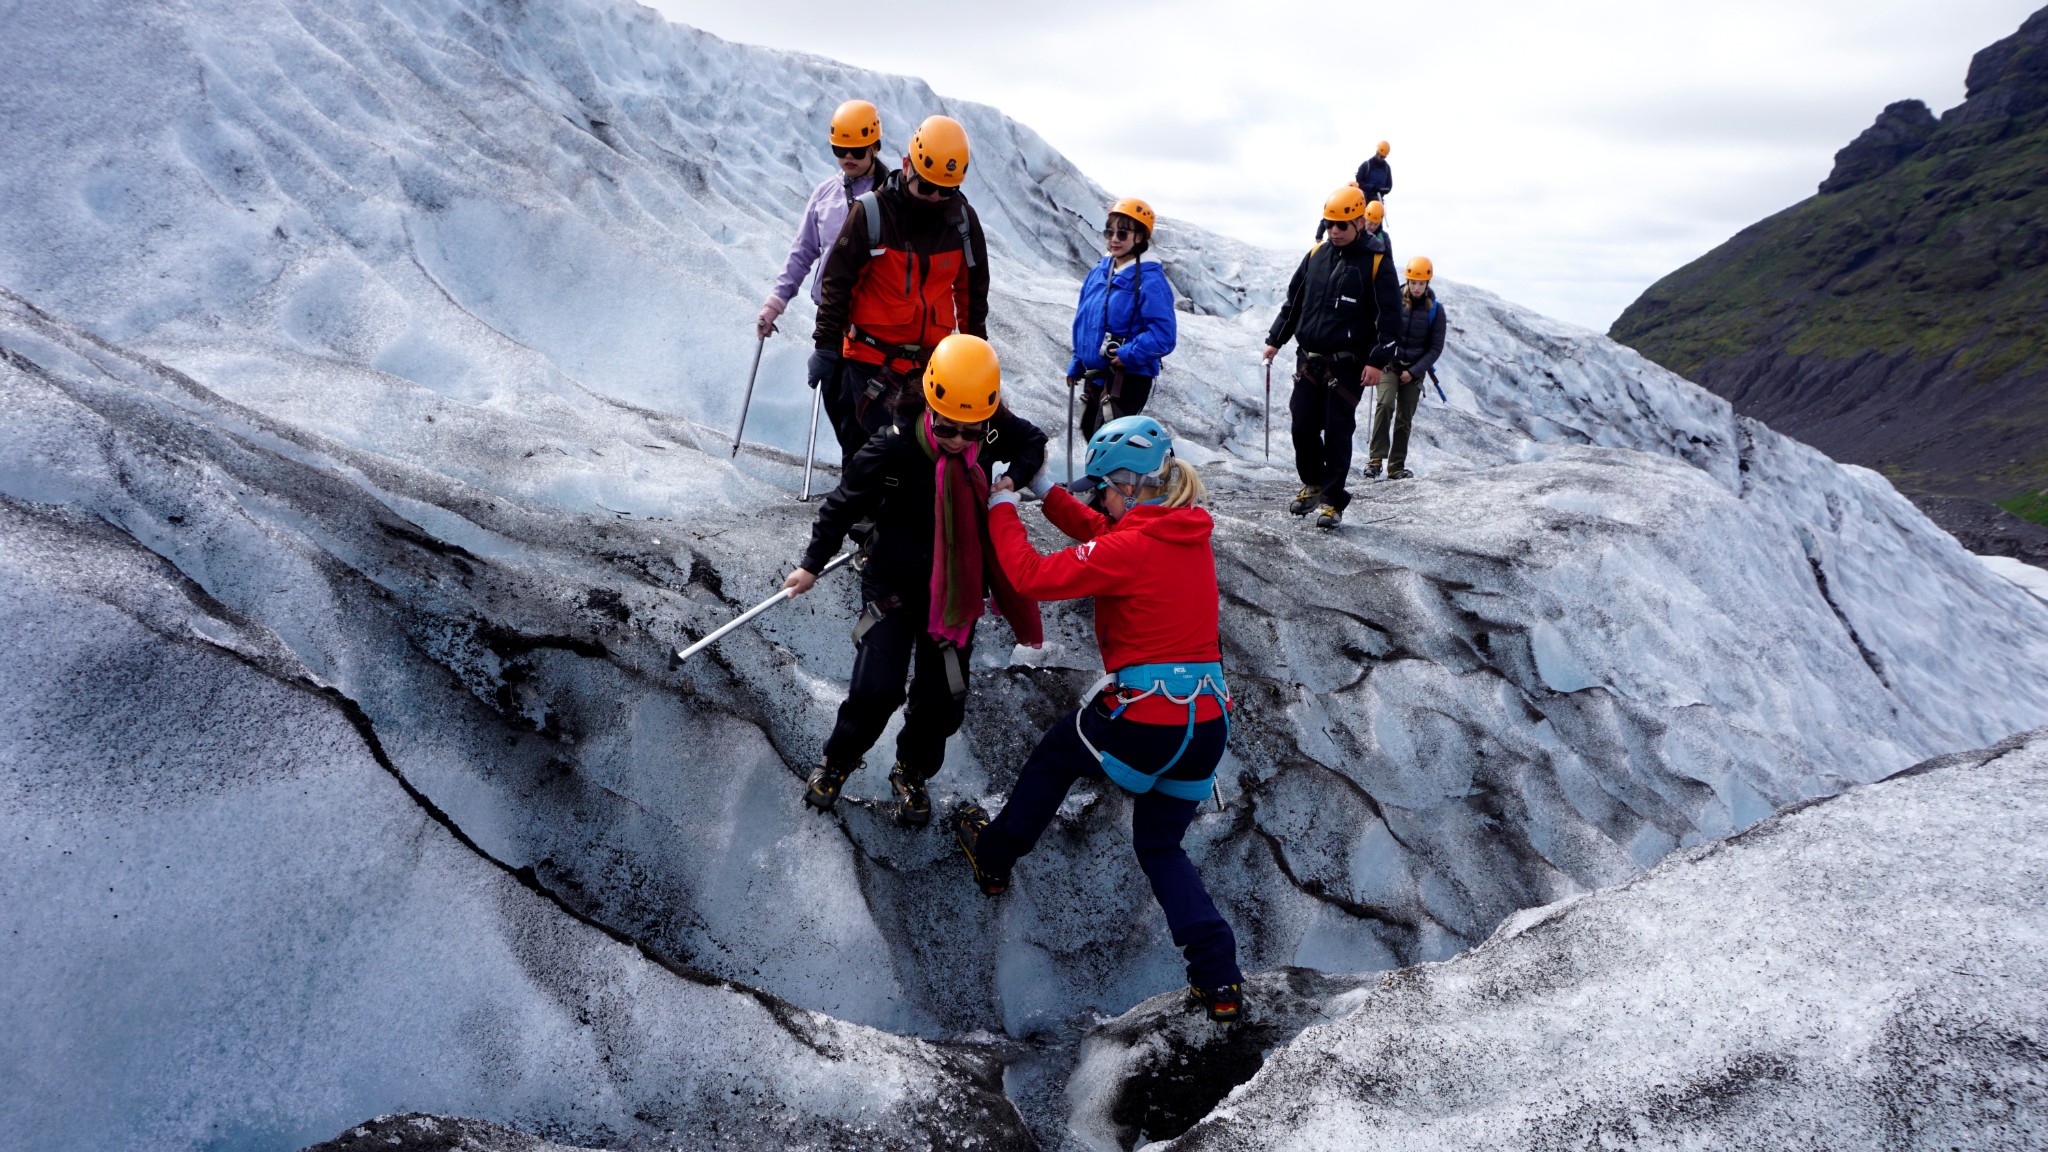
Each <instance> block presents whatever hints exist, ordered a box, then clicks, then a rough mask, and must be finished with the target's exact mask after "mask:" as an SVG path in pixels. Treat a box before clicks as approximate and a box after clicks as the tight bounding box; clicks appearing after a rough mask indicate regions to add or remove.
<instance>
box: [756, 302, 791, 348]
mask: <svg viewBox="0 0 2048 1152" xmlns="http://www.w3.org/2000/svg"><path fill="white" fill-rule="evenodd" d="M787 307H789V301H787V300H784V299H783V298H782V297H780V296H770V297H768V302H767V303H766V304H763V305H761V314H760V315H759V316H756V317H755V318H754V335H756V336H759V337H762V338H763V339H766V338H767V336H768V334H769V333H770V332H773V331H775V321H776V320H778V319H780V318H781V316H782V310H783V309H784V308H787Z"/></svg>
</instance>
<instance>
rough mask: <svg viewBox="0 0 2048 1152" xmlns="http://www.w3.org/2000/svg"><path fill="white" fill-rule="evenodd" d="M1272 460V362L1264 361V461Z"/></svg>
mask: <svg viewBox="0 0 2048 1152" xmlns="http://www.w3.org/2000/svg"><path fill="white" fill-rule="evenodd" d="M1272 458H1273V362H1272V361H1271V360H1268V361H1266V459H1268V460H1271V459H1272Z"/></svg>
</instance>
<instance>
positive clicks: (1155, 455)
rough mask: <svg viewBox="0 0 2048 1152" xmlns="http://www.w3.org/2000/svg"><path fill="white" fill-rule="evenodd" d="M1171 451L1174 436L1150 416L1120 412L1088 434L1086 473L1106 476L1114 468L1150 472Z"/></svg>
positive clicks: (1099, 477)
mask: <svg viewBox="0 0 2048 1152" xmlns="http://www.w3.org/2000/svg"><path fill="white" fill-rule="evenodd" d="M1171 455H1173V437H1171V436H1168V435H1167V434H1166V429H1164V428H1162V427H1160V426H1159V421H1157V420H1154V419H1153V418H1151V417H1150V416H1119V417H1117V418H1116V419H1114V420H1111V421H1110V422H1109V423H1107V424H1104V425H1103V426H1102V427H1100V428H1097V429H1096V430H1095V435H1093V436H1090V437H1089V438H1088V467H1087V469H1086V471H1087V473H1088V475H1090V476H1093V477H1095V478H1097V479H1099V480H1107V479H1109V478H1110V475H1111V474H1112V473H1115V472H1121V471H1128V472H1132V473H1135V474H1136V475H1138V476H1141V477H1142V476H1152V475H1155V474H1157V473H1158V471H1159V470H1160V469H1161V468H1162V467H1164V466H1165V465H1166V458H1167V457H1169V456H1171Z"/></svg>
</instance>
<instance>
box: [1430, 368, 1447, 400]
mask: <svg viewBox="0 0 2048 1152" xmlns="http://www.w3.org/2000/svg"><path fill="white" fill-rule="evenodd" d="M1429 382H1430V383H1431V384H1434V385H1436V398H1437V399H1439V400H1441V401H1443V402H1444V403H1446V404H1449V403H1450V402H1451V398H1450V397H1449V396H1446V395H1444V386H1443V382H1442V381H1441V380H1438V379H1437V378H1436V369H1434V368H1431V369H1430V370H1429Z"/></svg>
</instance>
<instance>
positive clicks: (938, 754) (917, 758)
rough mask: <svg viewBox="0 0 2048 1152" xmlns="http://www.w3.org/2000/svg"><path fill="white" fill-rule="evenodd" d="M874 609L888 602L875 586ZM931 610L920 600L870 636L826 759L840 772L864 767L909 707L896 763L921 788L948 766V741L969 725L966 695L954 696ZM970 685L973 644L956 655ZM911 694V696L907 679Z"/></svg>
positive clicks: (868, 593)
mask: <svg viewBox="0 0 2048 1152" xmlns="http://www.w3.org/2000/svg"><path fill="white" fill-rule="evenodd" d="M861 592H862V597H863V599H864V600H866V601H867V602H868V603H870V604H873V603H877V602H879V601H881V600H883V599H885V598H886V597H887V596H888V593H887V592H884V591H883V590H881V589H879V588H875V587H873V586H864V587H863V588H862V589H861ZM930 611H931V609H930V607H929V606H928V605H927V603H926V601H925V600H923V599H919V600H917V601H915V602H914V603H906V604H903V605H901V606H900V607H897V608H894V609H892V610H890V611H889V612H887V613H886V614H884V615H883V616H882V618H881V619H880V620H877V621H875V623H874V626H873V627H871V628H869V629H868V630H867V634H866V635H864V636H862V637H861V639H860V646H859V648H858V649H856V651H855V653H854V657H853V680H852V682H851V683H850V684H848V685H847V691H846V702H845V703H844V704H841V705H840V706H839V718H838V720H837V721H836V722H835V723H834V724H833V725H832V735H830V736H828V737H826V738H825V759H827V760H829V761H831V762H832V763H834V764H841V765H848V764H858V763H859V762H860V758H861V757H863V756H865V755H867V752H868V749H870V748H873V747H874V746H875V741H877V740H879V739H881V738H882V729H884V728H886V727H888V726H889V717H891V716H893V715H895V714H896V709H898V708H900V707H903V704H904V700H905V699H906V695H907V698H908V700H909V707H907V708H904V710H903V731H902V732H901V733H899V734H898V735H897V737H896V759H898V760H900V761H902V762H903V767H904V770H905V773H906V774H907V775H909V776H911V777H913V778H915V779H917V780H920V781H923V780H929V779H931V778H932V777H933V776H934V775H936V774H937V773H938V771H939V768H940V766H941V765H943V764H944V763H945V762H946V738H947V737H948V736H951V735H952V734H953V733H955V732H958V731H959V730H960V722H961V721H962V720H964V719H966V717H967V696H966V693H965V692H962V693H961V694H960V695H958V696H955V695H954V694H953V688H952V685H951V683H950V682H949V680H948V677H947V672H946V651H947V650H946V649H945V648H943V647H942V646H941V645H940V644H939V642H938V641H937V640H934V639H932V636H931V633H930V631H929V630H928V627H927V626H928V625H929V624H930V616H929V613H930ZM952 651H953V653H954V654H955V656H956V657H957V659H958V665H957V667H958V669H959V673H960V676H961V677H962V680H961V684H962V686H963V687H964V686H965V684H966V680H965V677H966V675H967V669H968V657H969V656H971V655H972V654H973V651H974V641H973V638H972V637H971V636H970V637H969V639H968V642H967V643H966V644H964V645H962V646H960V647H959V648H956V649H953V650H952ZM906 676H907V677H909V679H910V690H909V692H908V693H907V694H906V693H905V692H904V683H903V682H904V678H905V677H906Z"/></svg>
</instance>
